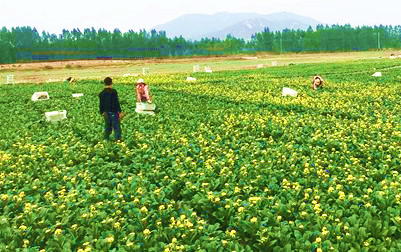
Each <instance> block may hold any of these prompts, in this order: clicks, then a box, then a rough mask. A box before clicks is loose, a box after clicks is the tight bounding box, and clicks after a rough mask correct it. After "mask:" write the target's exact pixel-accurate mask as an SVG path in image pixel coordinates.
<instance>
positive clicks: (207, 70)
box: [205, 67, 213, 73]
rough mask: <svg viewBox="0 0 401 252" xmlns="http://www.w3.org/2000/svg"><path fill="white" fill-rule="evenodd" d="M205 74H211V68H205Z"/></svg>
mask: <svg viewBox="0 0 401 252" xmlns="http://www.w3.org/2000/svg"><path fill="white" fill-rule="evenodd" d="M205 72H206V73H212V72H213V71H212V68H211V67H205Z"/></svg>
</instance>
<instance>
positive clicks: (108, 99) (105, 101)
mask: <svg viewBox="0 0 401 252" xmlns="http://www.w3.org/2000/svg"><path fill="white" fill-rule="evenodd" d="M99 99H100V103H99V109H100V114H103V112H113V113H118V112H121V108H120V103H119V101H118V94H117V91H116V90H115V89H112V88H105V89H103V91H102V92H101V93H100V94H99Z"/></svg>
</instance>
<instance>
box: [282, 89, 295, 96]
mask: <svg viewBox="0 0 401 252" xmlns="http://www.w3.org/2000/svg"><path fill="white" fill-rule="evenodd" d="M287 95H288V96H292V97H296V96H297V95H298V92H297V91H295V90H293V89H291V88H286V87H283V96H287Z"/></svg>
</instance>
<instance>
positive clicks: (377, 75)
mask: <svg viewBox="0 0 401 252" xmlns="http://www.w3.org/2000/svg"><path fill="white" fill-rule="evenodd" d="M372 76H374V77H380V76H382V73H381V72H376V73H374V74H372Z"/></svg>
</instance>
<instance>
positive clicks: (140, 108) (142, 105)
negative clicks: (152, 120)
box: [135, 102, 156, 115]
mask: <svg viewBox="0 0 401 252" xmlns="http://www.w3.org/2000/svg"><path fill="white" fill-rule="evenodd" d="M155 109H156V105H155V104H153V103H152V104H149V103H147V102H137V103H136V109H135V112H137V113H140V114H149V115H154V114H155V112H154V110H155Z"/></svg>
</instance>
